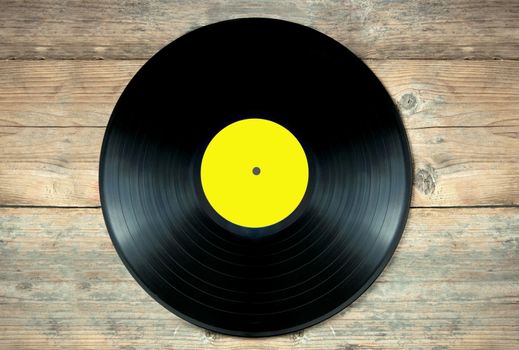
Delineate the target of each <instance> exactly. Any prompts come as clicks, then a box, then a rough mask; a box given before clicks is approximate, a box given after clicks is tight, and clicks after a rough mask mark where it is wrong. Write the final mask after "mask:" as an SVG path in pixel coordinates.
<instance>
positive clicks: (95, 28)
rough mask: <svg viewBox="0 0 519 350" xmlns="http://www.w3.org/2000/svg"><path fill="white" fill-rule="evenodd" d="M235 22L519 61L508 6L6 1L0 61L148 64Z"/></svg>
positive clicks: (515, 8)
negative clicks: (204, 30) (287, 24)
mask: <svg viewBox="0 0 519 350" xmlns="http://www.w3.org/2000/svg"><path fill="white" fill-rule="evenodd" d="M239 17H274V18H281V19H286V20H290V21H294V22H298V23H301V24H305V25H309V26H312V27H314V28H316V29H318V30H320V31H322V32H324V33H326V34H328V35H330V36H332V37H334V38H335V39H337V40H338V41H340V42H341V43H343V44H345V45H347V46H348V47H349V48H351V49H352V50H353V51H354V52H356V53H357V54H358V55H360V56H361V57H364V58H376V59H385V58H442V59H452V58H456V59H459V58H477V59H494V58H500V59H517V58H519V40H518V39H519V30H518V29H519V24H518V23H519V3H518V2H517V1H509V0H493V1H488V0H457V1H439V2H438V1H434V2H431V1H427V0H419V1H385V0H372V1H300V0H290V1H277V0H267V1H263V2H261V3H258V2H253V1H238V0H232V1H224V2H222V1H215V0H212V1H203V0H191V1H175V2H170V1H152V0H148V1H142V2H137V1H129V2H128V1H122V2H114V1H109V0H96V1H94V0H87V1H84V0H74V1H67V2H66V3H63V2H62V1H56V0H38V1H37V0H29V1H15V0H3V1H2V4H1V5H0V23H1V25H0V26H1V30H0V42H2V45H1V47H0V59H5V58H29V59H33V58H76V59H77V58H104V59H135V58H149V57H150V56H151V55H153V54H154V53H155V52H156V51H157V50H159V49H160V48H161V47H163V46H164V45H166V44H167V43H169V42H170V41H172V40H173V39H175V38H177V37H179V36H180V35H182V34H184V33H185V32H187V31H189V30H192V29H194V28H197V27H199V26H202V25H205V24H209V23H213V22H217V21H220V20H225V19H230V18H239Z"/></svg>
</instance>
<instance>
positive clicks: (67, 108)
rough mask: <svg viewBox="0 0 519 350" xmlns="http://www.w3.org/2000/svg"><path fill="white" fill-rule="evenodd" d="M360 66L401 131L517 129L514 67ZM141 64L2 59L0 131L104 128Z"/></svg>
mask: <svg viewBox="0 0 519 350" xmlns="http://www.w3.org/2000/svg"><path fill="white" fill-rule="evenodd" d="M518 42H519V38H518ZM366 63H367V64H368V65H369V66H370V68H371V69H373V71H374V72H375V74H377V76H378V77H379V78H380V79H381V80H382V82H383V83H384V85H385V86H386V88H387V89H388V91H389V93H390V94H391V96H392V97H393V99H394V101H395V102H396V103H397V104H398V105H399V107H400V111H401V114H402V117H403V118H404V121H405V124H406V127H407V128H411V129H415V128H422V127H447V126H519V61H435V60H381V61H380V60H368V61H366ZM142 64H144V61H139V60H136V61H3V62H2V61H0V126H105V125H106V123H107V122H108V118H109V117H110V114H111V112H112V109H113V106H114V105H115V102H116V101H117V98H118V97H119V96H120V94H121V92H122V90H123V89H124V87H125V86H126V84H127V83H128V82H129V81H130V79H131V77H132V76H133V75H134V74H135V72H136V71H137V70H138V69H139V68H140V67H141V66H142Z"/></svg>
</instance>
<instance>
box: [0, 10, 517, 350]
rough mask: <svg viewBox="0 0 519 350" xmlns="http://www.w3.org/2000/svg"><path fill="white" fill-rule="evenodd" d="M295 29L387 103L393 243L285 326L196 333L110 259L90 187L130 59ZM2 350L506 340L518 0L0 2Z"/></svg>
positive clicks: (513, 249) (512, 304)
mask: <svg viewBox="0 0 519 350" xmlns="http://www.w3.org/2000/svg"><path fill="white" fill-rule="evenodd" d="M249 16H268V17H275V18H283V19H287V20H292V21H295V22H299V23H302V24H306V25H310V26H312V27H314V28H316V29H318V30H320V31H322V32H324V33H326V34H328V35H330V36H332V37H334V38H336V39H337V40H338V41H340V42H342V43H343V44H344V45H346V46H347V47H349V48H350V49H351V50H352V51H353V52H355V53H356V54H357V55H359V56H360V57H361V58H363V59H364V60H365V61H366V62H367V64H368V65H369V66H370V67H371V68H372V69H373V70H374V71H375V73H376V74H377V75H378V76H379V78H380V79H381V80H382V82H383V83H384V84H385V86H386V87H387V89H388V90H389V92H390V94H391V95H392V97H393V99H394V100H395V102H396V103H397V104H398V106H399V108H400V111H401V113H402V116H403V118H404V120H405V125H406V127H407V130H408V134H409V137H410V140H411V144H412V150H413V154H414V160H415V164H414V170H415V184H414V191H413V201H412V209H411V214H410V218H409V222H408V225H407V228H406V230H405V233H404V236H403V239H402V241H401V244H400V246H399V247H398V249H397V252H396V254H395V256H394V257H393V259H392V260H391V263H390V264H389V265H388V267H387V268H386V269H385V271H384V272H383V274H382V275H381V276H380V278H379V279H378V280H377V281H376V282H375V284H374V285H373V286H372V287H371V288H370V289H369V290H368V291H367V292H366V293H365V294H364V295H363V296H362V297H361V298H360V299H358V300H357V301H356V302H355V303H354V304H353V305H352V306H351V307H349V308H347V309H346V310H344V311H343V312H341V313H340V314H339V315H337V316H335V317H333V318H332V319H330V320H328V321H326V322H323V323H322V324H319V325H317V326H314V327H312V328H309V329H307V330H305V331H301V332H298V333H294V334H289V335H285V336H279V337H273V338H263V339H245V338H236V337H229V336H222V335H220V334H216V333H212V332H208V331H205V330H203V329H200V328H197V327H195V326H192V325H190V324H188V323H186V322H184V321H182V320H180V319H179V318H177V317H175V316H174V315H172V314H171V313H169V312H167V311H166V310H165V309H163V308H162V307H161V306H160V305H159V304H158V303H156V302H154V301H153V300H152V299H151V297H149V296H148V295H147V294H146V293H145V292H144V291H143V290H142V289H141V288H140V287H139V286H138V285H137V283H136V282H134V280H133V279H132V278H131V276H130V274H129V273H128V272H127V271H126V269H125V268H124V266H123V264H122V263H121V261H120V260H119V258H118V257H117V255H116V253H115V251H114V248H113V247H112V244H111V242H110V239H109V237H108V234H107V232H106V229H105V227H104V224H103V219H102V216H101V211H100V208H99V195H98V183H97V170H98V157H99V150H100V145H101V138H102V136H103V132H104V128H105V125H106V123H107V121H108V118H109V116H110V113H111V110H112V108H113V106H114V104H115V102H116V100H117V98H118V96H119V95H120V93H121V91H122V89H123V88H124V86H125V85H126V84H127V83H128V81H129V79H130V78H131V77H132V75H133V74H134V73H135V72H136V71H137V70H138V69H139V67H141V65H142V64H143V63H144V61H145V60H146V59H148V58H149V57H150V56H151V55H153V54H154V53H155V52H156V51H157V50H159V49H160V48H161V47H162V46H164V45H166V44H167V43H168V42H170V41H171V40H173V39H175V38H177V37H178V36H180V35H182V34H183V33H185V32H186V31H188V30H191V29H194V28H196V27H199V26H201V25H204V24H207V23H211V22H215V21H219V20H224V19H228V18H236V17H249ZM0 59H1V60H0V349H47V348H48V349H55V348H66V349H75V348H85V349H86V348H91V349H101V348H106V349H121V350H123V349H125V350H130V349H157V348H169V349H201V348H206V347H207V348H209V349H292V348H294V349H315V350H317V349H319V350H320V349H357V348H394V349H401V348H413V349H419V348H434V349H447V348H448V349H461V348H467V349H490V348H499V349H519V2H518V1H516V0H503V1H480V0H457V1H456V0H445V1H424V0H420V1H388V0H351V1H325V0H313V1H296V0H291V1H278V0H269V1H263V2H261V1H223V0H222V1H202V0H197V1H131V0H127V1H112V0H99V1H90V0H89V1H81V0H77V1H60V0H56V1H50V0H26V1H10V0H1V1H0Z"/></svg>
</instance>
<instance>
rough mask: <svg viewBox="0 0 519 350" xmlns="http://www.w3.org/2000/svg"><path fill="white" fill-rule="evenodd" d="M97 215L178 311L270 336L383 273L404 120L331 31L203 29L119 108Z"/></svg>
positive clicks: (398, 202)
mask: <svg viewBox="0 0 519 350" xmlns="http://www.w3.org/2000/svg"><path fill="white" fill-rule="evenodd" d="M100 192H101V203H102V208H103V214H104V217H105V221H106V224H107V227H108V231H109V233H110V236H111V238H112V241H113V243H114V246H115V248H116V250H117V252H118V254H119V255H120V257H121V259H122V260H123V262H124V263H125V265H126V267H127V268H128V270H129V271H130V272H131V274H132V275H133V276H134V278H135V279H136V280H137V281H138V282H139V283H140V285H141V286H142V287H143V288H144V289H145V290H146V291H147V292H148V293H149V294H150V295H151V296H152V297H153V298H155V299H156V300H157V301H159V302H160V303H161V304H162V305H163V306H165V307H166V308H167V309H169V310H170V311H172V312H173V313H175V314H176V315H178V316H180V317H182V318H183V319H185V320H188V321H190V322H192V323H194V324H196V325H199V326H201V327H204V328H206V329H210V330H213V331H217V332H222V333H226V334H232V335H241V336H268V335H277V334H282V333H287V332H291V331H297V330H300V329H302V328H305V327H308V326H311V325H313V324H316V323H318V322H320V321H322V320H324V319H326V318H328V317H330V316H332V315H334V314H336V313H337V312H339V311H341V310H342V309H343V308H345V307H346V306H348V305H349V304H351V303H352V302H353V301H354V300H355V299H356V298H357V297H358V296H359V295H360V294H361V293H363V292H364V291H365V290H366V289H367V288H368V287H369V285H370V284H371V283H372V282H373V281H374V280H375V279H376V277H377V276H378V275H379V274H380V272H381V271H382V269H383V268H384V266H385V265H386V264H387V262H388V261H389V259H390V257H391V255H392V254H393V252H394V250H395V248H396V246H397V244H398V241H399V239H400V236H401V234H402V230H403V227H404V224H405V220H406V218H407V214H408V210H409V203H410V193H411V157H410V151H409V145H408V141H407V138H406V134H405V131H404V128H403V125H402V121H401V119H400V116H399V114H398V112H397V110H396V108H395V106H394V104H393V102H392V100H391V98H390V97H389V95H388V93H387V92H386V90H385V89H384V87H383V86H382V84H381V83H380V82H379V80H378V79H377V78H376V77H375V75H374V74H373V73H372V72H371V71H370V70H369V68H368V67H367V66H366V65H364V64H363V62H362V61H361V60H360V59H358V58H357V57H356V56H355V55H353V54H352V53H351V52H350V51H349V50H348V49H346V48H345V47H344V46H342V45H341V44H339V43H338V42H336V41H334V40H333V39H331V38H329V37H327V36H326V35H324V34H321V33H319V32H317V31H315V30H313V29H310V28H308V27H305V26H301V25H297V24H293V23H290V22H285V21H280V20H272V19H258V18H252V19H238V20H230V21H225V22H220V23H216V24H212V25H209V26H205V27H202V28H199V29H196V30H194V31H192V32H190V33H188V34H186V35H184V36H182V37H180V38H178V39H177V40H175V41H174V42H172V43H171V44H169V45H168V46H166V47H165V48H163V49H162V50H160V51H159V52H158V53H157V54H156V55H155V56H153V57H152V58H151V59H150V60H149V61H148V62H147V63H146V64H145V65H144V66H143V67H142V68H141V69H140V70H139V72H138V73H137V74H136V75H135V76H134V77H133V79H132V80H131V82H130V83H129V85H128V86H127V88H126V89H125V90H124V92H123V94H122V96H121V97H120V99H119V101H118V102H117V104H116V106H115V109H114V111H113V114H112V116H111V119H110V122H109V124H108V127H107V130H106V134H105V138H104V141H103V146H102V152H101V162H100Z"/></svg>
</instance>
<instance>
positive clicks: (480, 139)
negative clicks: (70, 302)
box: [0, 126, 519, 207]
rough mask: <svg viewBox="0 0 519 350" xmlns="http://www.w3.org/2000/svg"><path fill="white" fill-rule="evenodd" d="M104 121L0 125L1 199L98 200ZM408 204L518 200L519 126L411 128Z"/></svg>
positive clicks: (37, 201) (23, 201)
mask: <svg viewBox="0 0 519 350" xmlns="http://www.w3.org/2000/svg"><path fill="white" fill-rule="evenodd" d="M103 134H104V128H80V127H71V128H27V127H0V149H2V152H1V153H0V205H4V206H5V205H43V206H53V205H54V206H98V205H99V195H98V161H99V153H100V147H101V142H102V138H103ZM408 136H409V139H410V141H411V148H412V153H413V157H414V170H415V179H414V180H415V184H414V193H413V201H412V205H413V206H419V207H430V206H472V205H518V204H519V157H518V151H519V126H514V127H484V128H483V127H481V128H480V127H476V128H422V129H409V130H408Z"/></svg>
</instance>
